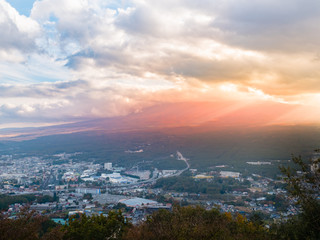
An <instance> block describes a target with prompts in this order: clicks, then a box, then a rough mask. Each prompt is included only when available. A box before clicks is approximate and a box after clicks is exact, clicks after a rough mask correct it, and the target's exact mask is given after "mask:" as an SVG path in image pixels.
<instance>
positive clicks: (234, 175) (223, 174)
mask: <svg viewBox="0 0 320 240" xmlns="http://www.w3.org/2000/svg"><path fill="white" fill-rule="evenodd" d="M220 177H222V178H228V177H231V178H238V177H240V173H239V172H230V171H220Z"/></svg>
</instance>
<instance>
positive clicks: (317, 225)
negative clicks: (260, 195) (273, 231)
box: [277, 149, 320, 239]
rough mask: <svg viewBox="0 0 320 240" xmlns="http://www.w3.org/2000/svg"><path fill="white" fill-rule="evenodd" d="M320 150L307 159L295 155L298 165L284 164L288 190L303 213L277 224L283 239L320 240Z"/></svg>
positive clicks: (293, 159)
mask: <svg viewBox="0 0 320 240" xmlns="http://www.w3.org/2000/svg"><path fill="white" fill-rule="evenodd" d="M319 153H320V150H319V149H318V150H315V157H313V158H311V159H309V160H308V161H305V160H303V159H302V157H301V156H298V157H295V156H293V157H292V161H293V162H294V164H295V166H294V167H281V168H280V169H281V171H282V173H283V174H284V175H285V178H284V179H285V181H286V182H287V184H288V187H287V188H288V192H289V194H290V195H291V197H293V198H294V199H295V200H296V205H297V207H298V208H299V209H300V214H298V215H297V216H295V217H293V218H291V219H289V220H288V222H287V223H285V224H282V225H280V226H277V228H278V231H277V232H278V235H279V236H282V238H283V239H288V238H289V239H320V158H319Z"/></svg>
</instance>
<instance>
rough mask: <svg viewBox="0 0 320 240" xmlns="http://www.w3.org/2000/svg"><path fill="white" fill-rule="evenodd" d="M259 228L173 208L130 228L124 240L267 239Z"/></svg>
mask: <svg viewBox="0 0 320 240" xmlns="http://www.w3.org/2000/svg"><path fill="white" fill-rule="evenodd" d="M268 237H269V235H268V233H267V231H266V229H264V228H263V227H261V226H257V225H254V224H253V223H251V222H249V221H247V220H246V219H245V218H244V217H243V216H241V215H237V216H236V217H233V216H232V215H231V214H223V213H220V212H219V211H218V210H217V209H212V210H210V211H207V210H205V209H204V208H201V207H179V206H177V207H175V208H174V209H173V210H172V212H170V211H167V210H159V211H158V212H155V213H153V214H152V215H151V216H150V217H148V219H147V221H146V222H144V223H142V224H141V225H139V226H136V227H134V228H131V229H130V230H129V231H128V233H127V234H126V236H125V239H128V240H129V239H137V240H171V239H181V240H187V239H188V240H192V239H194V240H198V239H270V238H268Z"/></svg>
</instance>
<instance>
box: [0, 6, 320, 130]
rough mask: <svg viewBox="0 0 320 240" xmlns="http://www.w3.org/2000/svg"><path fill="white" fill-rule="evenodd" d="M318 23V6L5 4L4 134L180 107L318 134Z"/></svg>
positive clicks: (0, 57) (0, 87)
mask: <svg viewBox="0 0 320 240" xmlns="http://www.w3.org/2000/svg"><path fill="white" fill-rule="evenodd" d="M319 22H320V2H319V1H318V0H282V1H278V0H215V1H212V0H201V1H191V0H170V1H168V0H162V1H151V0H148V1H143V0H132V1H131V0H119V1H117V0H42V1H39V0H37V1H34V0H24V1H18V0H10V1H9V0H7V1H5V0H0V31H1V38H0V128H6V127H23V126H44V125H50V124H59V123H66V122H76V121H81V120H86V119H94V118H104V117H115V116H125V115H128V114H131V113H136V112H139V111H143V109H145V108H148V107H152V106H154V105H159V104H162V103H181V102H185V103H186V102H190V103H194V102H199V103H201V102H213V103H215V102H216V103H219V106H221V103H222V104H223V103H224V102H226V103H227V102H234V103H236V104H235V106H245V105H254V104H255V103H260V102H263V103H270V104H279V105H282V106H285V107H286V106H287V109H288V111H284V112H283V114H281V113H277V114H278V116H277V118H276V119H273V120H272V122H268V123H266V124H319V123H320V107H319V104H320V24H319ZM210 106H211V107H212V105H210ZM258 106H261V105H257V108H258ZM250 109H253V110H252V111H254V108H250ZM208 110H210V109H208ZM235 110H236V109H235ZM177 111H179V109H177ZM259 111H261V109H259ZM265 111H271V112H272V108H271V109H270V108H267V109H266V110H265Z"/></svg>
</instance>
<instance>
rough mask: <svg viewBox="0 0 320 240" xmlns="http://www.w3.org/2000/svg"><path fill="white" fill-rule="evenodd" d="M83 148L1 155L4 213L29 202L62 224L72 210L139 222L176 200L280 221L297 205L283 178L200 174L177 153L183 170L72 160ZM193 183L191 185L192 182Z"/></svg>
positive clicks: (218, 171) (212, 171) (11, 214)
mask: <svg viewBox="0 0 320 240" xmlns="http://www.w3.org/2000/svg"><path fill="white" fill-rule="evenodd" d="M140 151H143V150H140ZM129 153H130V152H129ZM81 154H82V153H81V152H75V153H72V154H70V153H69V154H67V153H60V154H55V155H52V156H46V157H39V156H33V157H29V156H28V157H22V158H21V157H19V158H16V157H15V156H12V155H2V156H1V158H0V164H1V169H0V194H1V195H0V196H1V198H0V203H1V210H2V212H3V214H5V215H7V216H9V217H12V218H14V217H15V216H16V214H17V213H19V212H20V211H21V209H23V208H25V207H29V208H30V209H31V210H35V211H37V212H39V213H41V214H44V215H48V216H50V217H51V218H52V219H53V220H54V221H56V222H60V223H62V224H64V223H65V221H66V220H67V219H68V217H69V216H71V215H74V214H80V213H85V214H88V215H93V214H108V212H109V211H110V210H114V209H121V210H122V212H123V214H124V216H125V217H126V218H127V219H130V221H131V222H132V223H133V224H138V223H139V222H141V221H144V220H146V218H147V216H148V215H149V214H151V213H152V212H154V211H157V210H159V209H168V210H170V209H171V208H172V206H173V205H174V204H178V205H181V206H185V205H201V206H203V207H205V208H206V209H212V208H218V209H219V210H220V211H222V212H230V213H241V214H244V215H247V216H250V214H252V213H254V212H259V213H260V214H261V215H262V216H263V217H264V218H265V219H269V220H270V221H283V220H285V219H286V218H287V217H288V216H290V215H295V214H297V211H298V210H297V209H296V207H294V200H293V199H289V198H288V197H287V192H286V190H284V189H285V188H284V182H283V181H282V180H281V179H271V178H268V177H263V176H260V175H258V174H251V175H248V174H247V175H245V174H243V173H241V172H240V171H239V172H236V171H225V170H224V168H225V167H226V166H225V165H217V166H215V167H214V168H213V169H210V170H209V171H203V172H200V171H198V170H197V169H192V168H190V164H189V162H188V159H187V158H185V157H184V156H183V155H182V153H181V152H179V151H177V152H176V153H172V154H171V157H172V158H174V159H175V160H177V161H184V162H185V168H183V169H179V170H178V169H177V170H172V169H170V170H166V169H157V168H153V169H150V170H145V169H143V168H142V166H143V164H144V162H139V163H137V164H135V165H134V166H131V167H130V168H127V167H124V166H113V164H112V163H111V162H105V163H103V164H98V163H95V162H94V161H86V162H84V161H75V159H77V156H78V155H81ZM247 164H251V165H265V164H271V163H270V162H248V163H247ZM176 183H178V185H179V184H180V187H177V186H176V185H177V184H176ZM186 185H187V186H186ZM193 185H194V186H196V188H195V189H192V188H191V186H193ZM4 196H7V197H6V198H4ZM24 196H29V198H28V197H26V198H24ZM30 196H32V197H30ZM19 197H20V198H19ZM10 199H11V200H10Z"/></svg>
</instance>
